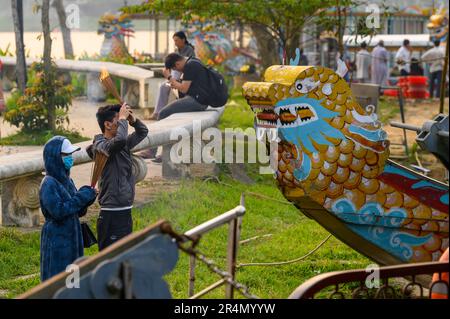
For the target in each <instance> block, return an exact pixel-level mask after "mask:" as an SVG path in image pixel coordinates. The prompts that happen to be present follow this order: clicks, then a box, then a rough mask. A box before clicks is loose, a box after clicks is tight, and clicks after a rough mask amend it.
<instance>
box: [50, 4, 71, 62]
mask: <svg viewBox="0 0 450 319" xmlns="http://www.w3.org/2000/svg"><path fill="white" fill-rule="evenodd" d="M52 7H54V8H55V10H56V13H57V14H58V20H59V26H60V28H61V33H62V38H63V43H64V56H65V58H66V59H73V58H74V54H73V46H72V39H71V36H70V29H69V28H68V27H67V25H66V20H67V16H66V11H65V10H64V5H63V0H54V1H53V3H52Z"/></svg>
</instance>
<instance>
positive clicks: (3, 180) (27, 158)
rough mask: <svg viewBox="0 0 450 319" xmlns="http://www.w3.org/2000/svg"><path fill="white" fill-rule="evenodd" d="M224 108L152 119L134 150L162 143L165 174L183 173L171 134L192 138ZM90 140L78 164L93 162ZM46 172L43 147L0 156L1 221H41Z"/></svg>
mask: <svg viewBox="0 0 450 319" xmlns="http://www.w3.org/2000/svg"><path fill="white" fill-rule="evenodd" d="M223 110H224V107H222V108H210V109H208V110H207V111H204V112H191V113H177V114H173V115H171V116H169V117H167V118H166V119H164V120H161V121H159V122H155V123H152V124H150V125H148V128H149V135H148V136H147V137H146V138H145V139H144V140H143V141H142V142H141V143H140V144H139V145H137V146H136V147H135V148H134V149H133V150H132V152H133V153H135V152H138V151H141V150H144V149H148V148H150V147H158V146H162V147H163V153H162V154H163V166H162V174H163V177H172V178H173V177H182V176H183V175H184V174H186V170H188V169H189V168H188V167H189V164H187V165H183V164H177V163H172V162H171V160H170V149H171V147H172V145H173V144H175V143H177V142H178V140H173V139H171V134H172V135H176V134H174V133H176V132H177V131H179V130H180V129H183V131H184V132H185V133H186V132H187V133H188V134H189V137H190V138H192V135H193V132H194V129H195V125H201V131H203V130H205V129H206V128H209V127H215V126H216V125H217V123H218V122H219V119H220V116H221V115H222V113H223ZM194 123H195V125H194ZM90 144H91V142H90V141H87V142H82V143H78V144H77V145H78V146H80V147H81V149H82V150H81V151H79V152H76V153H74V164H75V165H80V164H83V163H88V162H91V158H90V157H89V156H88V154H87V152H86V150H85V148H86V147H87V146H88V145H90ZM133 159H134V160H133V173H134V175H135V176H136V179H137V181H140V180H142V179H143V178H145V176H146V173H147V171H146V170H147V164H146V163H145V162H144V160H143V159H142V158H140V157H139V156H136V155H134V158H133ZM43 172H44V160H43V156H42V149H40V150H37V151H31V152H25V153H17V154H13V155H7V156H2V157H0V225H17V226H22V227H33V226H37V225H39V216H40V208H39V186H40V183H41V180H42V178H43V176H44V174H43Z"/></svg>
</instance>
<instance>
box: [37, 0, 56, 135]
mask: <svg viewBox="0 0 450 319" xmlns="http://www.w3.org/2000/svg"><path fill="white" fill-rule="evenodd" d="M49 11H50V0H43V1H42V17H41V22H42V32H43V33H44V81H46V82H47V84H48V85H51V67H52V60H51V53H52V38H51V37H50V21H49ZM47 100H52V99H51V98H49V97H47ZM47 120H48V126H49V129H50V130H52V131H55V130H56V112H55V106H54V105H53V104H51V103H49V104H48V105H47Z"/></svg>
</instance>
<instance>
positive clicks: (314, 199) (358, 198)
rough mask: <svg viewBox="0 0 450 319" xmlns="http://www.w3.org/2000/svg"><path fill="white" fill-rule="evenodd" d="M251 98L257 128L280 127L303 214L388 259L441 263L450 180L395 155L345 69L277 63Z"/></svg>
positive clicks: (280, 167)
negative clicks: (414, 167)
mask: <svg viewBox="0 0 450 319" xmlns="http://www.w3.org/2000/svg"><path fill="white" fill-rule="evenodd" d="M243 94H244V96H245V98H246V99H247V102H248V104H249V105H250V107H251V108H252V109H253V111H254V113H255V126H256V129H257V130H260V131H261V130H274V129H276V131H277V136H278V149H277V150H272V153H275V152H277V154H272V156H274V155H277V156H278V157H276V158H277V165H276V166H277V167H276V172H275V177H276V181H277V184H278V187H279V188H280V190H281V191H282V193H283V194H284V196H285V197H286V198H287V199H288V200H289V201H291V202H292V203H294V204H295V205H296V206H297V207H298V208H299V209H300V210H301V211H302V212H303V213H304V214H305V215H307V216H309V217H310V218H313V219H315V220H316V221H317V222H319V223H320V224H321V225H322V226H323V227H325V228H326V229H328V230H329V231H330V232H331V233H333V234H334V235H335V236H336V237H338V238H339V239H341V240H342V241H343V242H345V243H346V244H348V245H349V246H351V247H352V248H354V249H355V250H357V251H359V252H361V253H363V254H365V255H366V256H368V257H370V258H372V259H373V260H375V261H376V262H378V263H380V264H398V263H405V262H421V261H430V260H438V259H439V257H440V256H441V254H442V253H443V252H444V251H445V249H446V248H447V247H448V185H446V184H443V183H440V182H438V181H435V180H432V179H430V178H428V177H425V176H423V175H420V174H417V173H416V172H413V171H411V170H409V169H407V168H405V167H402V166H400V165H398V164H396V163H395V162H392V161H391V160H389V159H388V157H389V141H388V139H387V135H386V133H385V131H384V130H383V129H382V126H381V124H380V122H379V121H378V119H377V116H376V114H375V113H374V110H373V108H370V107H368V108H367V109H364V108H362V107H361V106H360V105H359V104H358V102H357V101H356V99H355V97H354V96H353V95H352V92H351V90H350V87H349V85H348V84H347V83H346V82H345V80H344V79H343V78H342V77H341V76H340V75H339V74H338V73H337V72H335V71H333V70H330V69H328V68H324V67H320V66H286V65H282V66H280V65H278V66H272V67H270V68H268V69H267V70H266V72H265V81H264V82H247V83H245V84H244V86H243ZM272 149H273V148H272Z"/></svg>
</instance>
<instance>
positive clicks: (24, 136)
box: [0, 130, 89, 146]
mask: <svg viewBox="0 0 450 319" xmlns="http://www.w3.org/2000/svg"><path fill="white" fill-rule="evenodd" d="M56 135H62V136H65V137H67V138H68V139H69V140H70V141H71V142H72V143H79V142H83V141H88V140H89V138H87V137H84V136H82V135H80V133H78V132H76V131H67V130H60V131H56V132H54V133H53V132H51V131H39V132H32V133H25V132H22V131H20V132H19V133H16V134H14V135H10V136H7V137H4V138H1V139H0V145H14V146H25V145H36V146H40V145H44V144H45V143H47V141H48V140H49V139H50V138H52V137H53V136H56Z"/></svg>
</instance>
